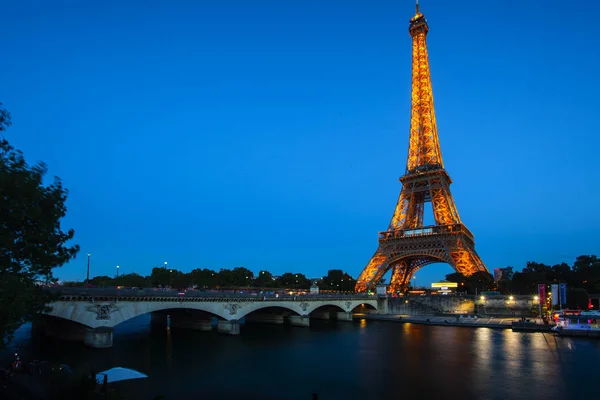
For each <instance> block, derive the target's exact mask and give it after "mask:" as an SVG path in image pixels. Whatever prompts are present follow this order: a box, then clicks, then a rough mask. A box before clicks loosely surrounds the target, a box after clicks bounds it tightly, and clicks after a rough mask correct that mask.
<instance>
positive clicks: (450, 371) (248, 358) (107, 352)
mask: <svg viewBox="0 0 600 400" xmlns="http://www.w3.org/2000/svg"><path fill="white" fill-rule="evenodd" d="M311 324H312V326H311V327H310V328H302V327H291V326H277V325H252V324H247V325H245V326H242V332H241V335H239V336H225V335H221V334H218V333H216V332H196V331H178V330H175V329H173V330H166V329H160V330H157V329H156V328H151V327H150V318H149V316H147V315H146V316H141V317H138V318H136V319H133V320H130V321H127V322H125V323H123V324H121V325H120V326H118V327H117V329H116V330H115V334H114V346H113V348H111V349H90V348H86V347H85V346H84V345H83V344H79V343H73V342H61V341H53V340H50V339H48V340H44V341H42V342H39V341H34V340H32V338H31V335H30V327H29V326H24V327H22V328H21V329H20V330H19V331H17V335H16V336H15V340H14V341H13V344H12V346H13V348H14V346H16V345H18V346H19V348H20V351H21V354H23V356H24V357H25V358H37V359H42V360H48V361H51V362H60V363H65V364H68V365H70V366H72V367H78V366H81V365H82V364H85V363H87V364H88V365H91V366H92V367H93V368H95V370H97V371H102V370H103V369H108V368H112V367H115V366H121V367H129V368H133V369H136V370H139V371H141V372H144V373H146V374H147V375H148V376H149V379H145V380H139V381H137V384H138V385H139V387H138V389H135V390H139V391H140V393H142V392H143V393H147V394H148V396H150V394H152V395H153V396H154V395H158V394H162V395H164V396H165V398H166V399H181V398H206V399H218V398H223V399H234V398H235V399H294V400H295V399H297V400H310V399H311V396H312V394H313V393H317V394H318V396H319V397H318V398H319V400H338V399H398V398H402V397H404V398H427V399H435V398H445V399H448V398H450V399H454V398H457V399H458V398H460V399H538V398H540V399H541V398H543V399H545V400H548V399H565V398H595V397H596V396H597V393H598V390H599V387H598V385H597V379H596V377H597V376H598V374H599V373H600V370H598V365H600V341H597V340H589V339H572V338H559V337H554V336H552V335H550V334H547V333H546V334H542V333H517V332H512V331H510V330H493V329H488V328H477V329H473V328H460V327H436V326H424V325H415V324H409V323H406V324H402V323H397V322H384V321H366V320H357V321H354V322H343V321H311ZM4 355H5V356H6V352H5V354H4ZM148 398H153V397H148Z"/></svg>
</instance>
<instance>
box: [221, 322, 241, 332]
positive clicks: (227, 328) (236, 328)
mask: <svg viewBox="0 0 600 400" xmlns="http://www.w3.org/2000/svg"><path fill="white" fill-rule="evenodd" d="M217 331H218V332H220V333H226V334H228V335H239V334H240V322H239V321H237V320H233V321H224V320H223V321H219V322H218V323H217Z"/></svg>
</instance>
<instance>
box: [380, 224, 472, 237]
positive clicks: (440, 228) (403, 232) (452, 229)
mask: <svg viewBox="0 0 600 400" xmlns="http://www.w3.org/2000/svg"><path fill="white" fill-rule="evenodd" d="M445 233H463V234H465V235H467V236H468V237H471V238H472V237H473V234H472V233H471V231H469V230H468V229H467V227H466V226H464V225H463V224H451V225H429V226H423V227H420V228H415V229H395V230H392V231H385V232H379V238H380V239H397V238H402V237H413V236H429V235H440V234H445Z"/></svg>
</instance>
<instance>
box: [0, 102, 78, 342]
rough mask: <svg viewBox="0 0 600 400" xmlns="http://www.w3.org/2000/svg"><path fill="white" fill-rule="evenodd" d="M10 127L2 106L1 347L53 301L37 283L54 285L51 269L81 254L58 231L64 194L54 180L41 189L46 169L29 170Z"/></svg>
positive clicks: (70, 236) (68, 236)
mask: <svg viewBox="0 0 600 400" xmlns="http://www.w3.org/2000/svg"><path fill="white" fill-rule="evenodd" d="M10 124H11V119H10V113H9V112H8V111H6V110H5V109H3V108H2V103H0V298H1V299H2V307H0V336H1V338H2V342H0V346H3V345H5V344H6V343H8V341H9V340H10V338H11V337H12V334H13V333H14V331H15V330H16V329H17V328H18V327H19V326H20V325H22V324H23V323H24V322H26V321H28V320H30V319H31V317H32V316H33V314H35V313H37V312H40V311H43V310H45V309H46V304H48V303H49V301H50V300H51V295H50V294H49V293H48V292H47V291H44V290H42V289H41V288H40V287H38V286H37V285H36V281H38V282H39V281H42V282H52V281H54V277H53V275H52V270H53V269H54V268H57V267H60V266H62V265H63V264H65V263H66V262H68V261H69V260H71V259H72V258H74V257H75V255H76V254H77V252H78V251H79V246H78V245H73V246H67V243H68V242H69V241H70V240H71V239H73V236H74V231H73V230H72V229H71V230H68V231H67V232H64V231H63V230H62V229H61V226H60V221H61V219H62V218H63V217H64V216H65V214H66V212H67V208H66V206H65V201H66V199H67V190H66V189H65V188H63V185H62V182H61V181H60V179H59V178H57V177H55V178H54V181H53V182H52V183H51V184H50V185H48V186H44V182H43V179H44V176H45V175H46V173H47V171H48V170H47V167H46V165H45V164H44V163H38V164H36V165H33V166H29V165H28V164H27V162H26V161H25V158H24V156H23V153H22V152H20V151H18V150H15V149H14V148H13V147H12V146H11V145H10V144H9V142H8V141H7V140H6V139H5V138H4V136H2V135H3V132H5V131H6V128H8V127H9V126H10Z"/></svg>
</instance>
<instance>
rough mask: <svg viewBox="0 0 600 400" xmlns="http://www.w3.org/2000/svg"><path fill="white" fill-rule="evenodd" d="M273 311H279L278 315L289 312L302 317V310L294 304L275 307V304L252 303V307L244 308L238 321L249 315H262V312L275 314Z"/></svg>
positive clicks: (238, 316)
mask: <svg viewBox="0 0 600 400" xmlns="http://www.w3.org/2000/svg"><path fill="white" fill-rule="evenodd" d="M273 311H278V314H282V313H285V312H286V311H287V312H290V313H292V314H293V315H301V314H300V312H301V311H300V310H298V309H297V308H296V307H294V306H293V303H292V304H290V305H288V304H285V303H284V304H277V305H273V304H269V302H256V303H250V305H248V306H246V307H242V309H241V311H240V312H239V314H238V315H237V318H238V319H241V318H244V317H246V316H248V315H253V314H260V313H261V312H267V313H268V312H273Z"/></svg>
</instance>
